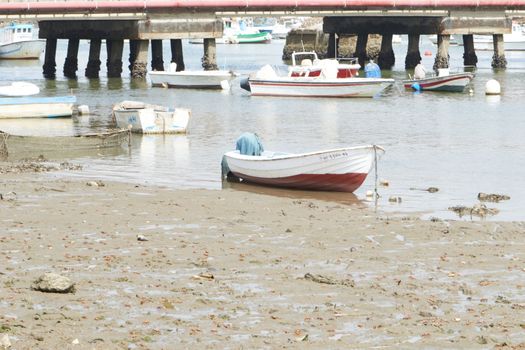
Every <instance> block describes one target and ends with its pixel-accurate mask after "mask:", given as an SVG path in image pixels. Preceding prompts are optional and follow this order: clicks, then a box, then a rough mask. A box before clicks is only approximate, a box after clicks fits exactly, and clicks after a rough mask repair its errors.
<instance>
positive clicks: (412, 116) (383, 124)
mask: <svg viewBox="0 0 525 350" xmlns="http://www.w3.org/2000/svg"><path fill="white" fill-rule="evenodd" d="M404 39H405V44H400V45H396V46H395V47H394V49H395V51H396V59H397V63H396V66H395V67H394V69H393V71H392V72H391V73H390V72H389V73H388V75H390V74H391V76H392V77H393V78H395V79H398V80H400V79H403V78H405V76H406V73H405V71H404V59H405V57H404V56H405V52H406V38H404ZM164 44H165V50H164V55H165V58H164V60H165V63H167V62H169V58H170V53H169V49H168V48H169V43H168V41H165V43H164ZM66 45H67V43H66V42H65V41H64V42H59V48H58V53H57V62H58V65H57V79H56V80H55V81H46V80H44V79H43V78H42V68H41V66H42V64H43V61H42V60H41V61H29V62H7V61H0V77H1V79H2V83H6V82H9V81H15V80H24V81H31V82H34V83H36V84H37V85H39V86H40V87H41V89H42V90H43V91H42V94H44V95H55V94H67V93H69V92H70V91H73V92H74V94H75V95H76V96H77V98H78V103H79V104H85V105H88V106H89V108H90V110H91V115H89V116H80V117H74V118H72V119H61V120H30V121H28V120H22V121H6V120H0V129H2V130H5V131H8V132H12V133H18V134H42V133H52V134H72V133H76V132H88V131H95V130H104V129H107V128H110V127H112V126H113V125H112V124H111V115H110V111H111V106H112V105H113V104H114V103H116V102H119V101H121V100H124V99H128V100H129V99H135V100H142V101H147V102H151V103H158V104H164V105H175V106H181V107H188V108H191V109H192V113H193V115H192V121H191V125H190V133H189V134H188V135H176V136H144V137H141V136H136V137H134V139H133V145H132V148H131V150H130V151H129V152H128V150H127V149H124V148H123V149H122V150H119V151H116V152H111V153H109V154H103V155H90V156H86V157H83V158H79V159H74V162H76V163H81V164H83V165H84V171H82V172H78V173H73V176H78V177H89V178H97V179H105V180H117V181H130V182H136V183H148V184H154V185H163V186H169V187H173V188H182V189H184V188H208V189H217V190H219V189H221V186H222V185H221V176H220V160H221V156H222V154H223V153H224V152H226V151H228V150H231V149H232V148H233V147H234V142H235V139H236V138H237V137H238V136H239V135H240V134H241V133H242V132H244V131H253V132H257V133H258V134H259V135H260V136H261V138H262V141H263V144H264V146H265V148H266V149H269V150H284V151H290V152H304V151H313V150H319V149H327V148H333V147H341V146H346V145H358V144H378V145H381V146H383V147H384V148H385V149H386V154H385V156H384V157H383V158H382V159H381V161H380V163H379V178H380V179H386V180H388V181H389V182H390V186H389V187H388V188H382V187H380V189H379V191H380V194H381V195H382V197H381V198H380V200H379V203H378V204H379V208H380V210H385V211H392V212H394V211H401V212H412V211H421V212H425V213H426V214H424V216H425V217H429V216H437V217H441V218H454V217H456V216H455V214H453V213H451V212H449V211H448V210H447V208H448V207H449V206H452V205H473V204H475V203H477V199H476V197H477V194H478V192H494V193H501V194H507V195H510V196H511V200H510V201H506V202H502V203H497V204H490V205H489V206H491V207H497V208H498V209H500V210H501V212H500V214H498V215H497V216H495V217H494V219H497V220H525V186H523V179H524V178H525V155H524V153H525V138H524V136H523V134H524V132H525V121H524V120H525V117H524V115H525V114H524V112H523V110H524V109H525V102H524V100H523V98H524V97H525V52H521V53H517V52H507V53H506V55H507V60H508V69H507V70H506V71H503V72H495V71H493V70H492V69H491V68H490V62H491V57H492V52H478V59H479V63H478V69H477V71H476V78H475V79H474V81H473V86H472V90H473V92H472V93H471V94H469V93H468V92H465V93H463V94H458V93H430V92H424V93H412V92H406V91H404V90H402V89H401V86H400V84H399V83H398V84H397V86H396V87H394V88H393V89H391V90H390V91H388V92H387V93H386V94H385V95H384V96H382V97H380V98H375V99H319V98H313V99H307V98H276V97H250V96H249V95H248V94H247V93H245V92H244V91H243V90H241V89H240V88H239V86H238V82H237V81H235V82H234V83H233V85H234V87H233V89H232V90H231V91H229V92H218V91H200V90H181V89H163V88H151V87H150V85H149V82H148V81H143V82H142V81H141V82H136V81H131V80H130V79H129V77H128V70H127V67H125V68H124V72H123V78H122V79H107V78H105V74H106V71H105V64H103V65H102V66H103V67H101V68H102V70H101V79H100V80H93V81H89V80H87V79H85V78H84V77H83V74H84V69H85V67H86V63H87V62H86V60H87V53H88V50H89V46H88V43H87V42H84V41H83V42H81V47H80V54H79V67H80V69H79V71H78V73H79V78H78V80H67V79H65V78H63V76H62V65H63V62H64V59H65V53H66ZM184 45H185V46H184V50H185V51H184V56H185V63H186V66H187V69H200V58H201V56H202V46H201V45H193V44H184ZM283 45H284V42H282V41H281V42H274V43H272V44H268V45H246V46H244V45H218V48H217V51H218V63H219V65H220V66H221V68H226V69H233V70H235V71H237V72H240V73H249V72H252V71H254V70H256V69H258V68H259V67H260V66H262V65H263V64H267V63H268V64H271V65H274V66H278V67H280V68H281V69H283V70H285V69H286V66H285V65H284V64H283V62H282V61H281V53H282V48H283ZM126 50H127V45H126V48H125V52H124V65H125V66H127V64H128V62H127V57H128V53H127V52H126ZM425 50H431V51H432V52H433V53H434V52H435V48H434V47H433V46H432V45H431V43H430V42H429V41H428V40H427V39H426V38H422V43H421V52H422V53H423V52H424V51H425ZM103 51H104V50H103ZM462 55H463V48H462V47H451V50H450V59H451V63H450V66H451V67H452V68H454V67H460V66H462V63H463V59H462ZM105 59H106V57H105V55H104V54H103V57H101V60H102V61H103V62H105ZM433 61H434V57H433V56H431V57H428V56H425V57H424V58H423V63H424V65H425V66H426V67H427V68H428V69H430V68H431V67H432V64H433ZM492 78H495V79H497V80H498V81H499V82H500V83H501V86H502V90H503V93H502V95H501V96H492V97H487V96H485V94H484V86H485V83H486V82H487V81H488V80H489V79H492ZM54 175H55V174H54ZM64 175H67V176H71V173H68V174H64ZM373 180H374V176H373V174H371V176H369V178H368V179H367V181H366V182H365V184H364V185H363V186H362V187H361V188H360V189H359V190H358V191H357V192H356V193H355V196H353V195H348V194H335V195H334V194H322V193H316V194H313V196H314V197H316V198H320V199H322V198H325V199H329V200H337V201H341V202H345V201H356V200H358V201H363V202H364V203H367V202H366V198H365V193H366V191H367V190H371V189H373V186H374V181H373ZM429 186H434V187H438V188H439V189H440V191H439V192H437V193H434V194H429V193H427V192H423V191H414V190H410V188H427V187H429ZM239 190H248V191H259V192H260V191H263V192H264V191H265V190H262V189H261V188H258V187H254V186H241V187H240V188H239ZM269 192H270V193H272V194H274V193H278V194H279V195H291V196H292V195H297V193H295V192H293V191H292V192H290V191H277V192H272V191H269ZM300 195H301V196H303V195H304V196H311V195H312V194H300ZM390 196H400V197H402V203H400V204H397V203H396V204H392V203H389V202H388V198H389V197H390ZM370 205H371V204H370Z"/></svg>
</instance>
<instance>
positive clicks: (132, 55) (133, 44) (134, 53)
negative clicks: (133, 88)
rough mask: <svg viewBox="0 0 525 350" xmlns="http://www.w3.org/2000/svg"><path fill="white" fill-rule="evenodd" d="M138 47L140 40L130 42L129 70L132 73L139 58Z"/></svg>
mask: <svg viewBox="0 0 525 350" xmlns="http://www.w3.org/2000/svg"><path fill="white" fill-rule="evenodd" d="M137 45H138V40H130V41H129V57H128V62H129V65H128V69H129V71H130V73H131V71H132V70H133V63H134V62H135V59H136V58H137Z"/></svg>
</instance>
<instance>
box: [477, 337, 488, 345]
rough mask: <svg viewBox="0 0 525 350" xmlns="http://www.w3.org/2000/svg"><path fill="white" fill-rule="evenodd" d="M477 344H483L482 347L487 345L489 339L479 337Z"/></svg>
mask: <svg viewBox="0 0 525 350" xmlns="http://www.w3.org/2000/svg"><path fill="white" fill-rule="evenodd" d="M476 343H478V344H482V345H485V344H487V343H488V341H487V338H485V337H484V336H482V335H478V336H477V337H476Z"/></svg>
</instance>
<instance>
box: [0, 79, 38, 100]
mask: <svg viewBox="0 0 525 350" xmlns="http://www.w3.org/2000/svg"><path fill="white" fill-rule="evenodd" d="M39 92H40V88H39V87H38V86H36V85H35V84H32V83H27V82H25V81H15V82H12V83H11V85H2V86H0V97H20V96H31V95H36V94H38V93H39Z"/></svg>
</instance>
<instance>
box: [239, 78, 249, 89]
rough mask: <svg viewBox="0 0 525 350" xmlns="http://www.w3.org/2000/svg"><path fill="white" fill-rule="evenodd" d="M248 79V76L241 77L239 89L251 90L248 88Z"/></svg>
mask: <svg viewBox="0 0 525 350" xmlns="http://www.w3.org/2000/svg"><path fill="white" fill-rule="evenodd" d="M248 79H249V78H244V79H241V89H244V90H246V91H250V92H251V91H252V89H250V82H249V81H248Z"/></svg>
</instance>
